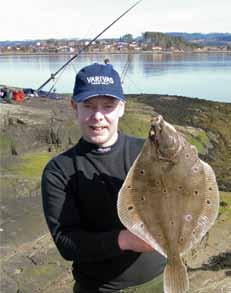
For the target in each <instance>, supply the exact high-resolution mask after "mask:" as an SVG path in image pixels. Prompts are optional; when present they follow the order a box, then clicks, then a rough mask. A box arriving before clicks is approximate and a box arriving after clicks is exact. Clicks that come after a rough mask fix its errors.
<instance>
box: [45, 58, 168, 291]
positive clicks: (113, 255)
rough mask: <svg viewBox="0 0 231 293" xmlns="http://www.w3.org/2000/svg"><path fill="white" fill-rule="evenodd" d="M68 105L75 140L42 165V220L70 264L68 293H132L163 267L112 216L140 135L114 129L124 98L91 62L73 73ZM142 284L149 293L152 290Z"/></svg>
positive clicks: (114, 77) (115, 78) (117, 84)
mask: <svg viewBox="0 0 231 293" xmlns="http://www.w3.org/2000/svg"><path fill="white" fill-rule="evenodd" d="M72 107H73V109H74V111H75V115H76V119H77V121H78V123H79V126H80V131H81V134H82V137H81V139H80V140H79V142H78V143H77V145H75V146H74V147H72V148H71V149H69V150H67V151H65V152H64V153H62V154H60V155H58V156H56V157H55V158H53V159H52V160H51V161H50V162H49V163H48V165H47V166H46V168H45V170H44V173H43V177H42V195H43V207H44V213H45V217H46V220H47V224H48V227H49V229H50V231H51V234H52V236H53V239H54V242H55V244H56V246H57V248H58V250H59V252H60V254H61V255H62V256H63V257H64V258H65V259H66V260H71V261H73V275H74V278H75V280H76V284H75V286H74V292H78V293H96V292H117V291H118V292H133V291H132V290H133V288H135V286H137V285H141V284H143V283H146V282H150V281H151V280H152V279H154V278H155V277H157V276H158V275H160V274H161V273H162V271H163V267H164V265H165V259H164V257H162V256H161V255H160V254H159V253H157V252H156V251H155V250H154V249H153V248H152V247H150V246H149V245H148V244H147V243H145V242H144V241H143V240H141V239H139V238H138V237H136V236H135V235H133V234H132V233H131V232H129V231H128V230H126V229H125V228H124V227H123V225H122V223H121V222H120V220H119V218H118V215H117V206H116V205H117V196H118V191H119V189H120V187H121V186H122V183H123V181H124V179H125V177H126V174H127V172H128V170H129V168H130V167H131V165H132V163H133V161H134V160H135V158H136V157H137V155H138V153H139V151H140V150H141V147H142V145H143V142H144V140H143V139H140V138H135V137H130V136H127V135H124V134H122V133H120V132H118V122H119V119H120V118H121V117H122V116H123V114H124V107H125V98H124V95H123V90H122V87H121V81H120V77H119V75H118V73H117V72H116V71H115V70H114V69H113V67H112V66H107V65H103V64H97V63H94V64H92V65H89V66H87V67H84V68H83V69H82V70H80V72H79V73H78V74H77V76H76V80H75V87H74V93H73V97H72ZM152 282H153V281H152ZM148 284H149V287H150V288H151V289H150V290H151V291H149V292H157V291H154V290H153V288H154V287H152V286H150V283H148ZM153 286H154V285H153ZM130 287H131V288H130ZM126 288H128V289H126ZM139 288H142V286H141V287H140V286H139ZM122 289H124V290H122ZM127 290H128V291H127ZM136 292H139V291H137V290H136ZM140 292H145V293H146V292H148V291H140Z"/></svg>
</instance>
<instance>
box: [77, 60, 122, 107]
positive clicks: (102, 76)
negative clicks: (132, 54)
mask: <svg viewBox="0 0 231 293" xmlns="http://www.w3.org/2000/svg"><path fill="white" fill-rule="evenodd" d="M97 96H110V97H114V98H116V99H118V100H120V101H124V100H125V97H124V94H123V89H122V85H121V80H120V76H119V74H118V72H117V71H116V70H115V69H114V68H113V66H112V65H111V64H99V63H93V64H91V65H88V66H86V67H84V68H82V69H81V70H80V71H79V72H78V73H77V75H76V78H75V86H74V91H73V96H72V99H73V100H74V101H76V102H77V103H78V102H83V101H86V100H87V99H89V98H92V97H97Z"/></svg>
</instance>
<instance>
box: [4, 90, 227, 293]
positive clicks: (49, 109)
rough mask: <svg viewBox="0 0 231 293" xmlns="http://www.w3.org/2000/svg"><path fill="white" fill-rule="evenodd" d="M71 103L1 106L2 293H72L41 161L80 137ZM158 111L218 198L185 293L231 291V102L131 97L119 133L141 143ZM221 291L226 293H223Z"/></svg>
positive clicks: (191, 260) (190, 258) (192, 259)
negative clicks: (191, 150) (206, 173)
mask: <svg viewBox="0 0 231 293" xmlns="http://www.w3.org/2000/svg"><path fill="white" fill-rule="evenodd" d="M69 103H70V100H69V97H68V96H66V97H64V98H63V99H61V100H51V99H48V98H30V99H27V100H25V102H24V103H23V104H20V105H19V104H1V105H0V107H1V111H0V119H1V120H0V121H1V144H0V152H1V158H0V160H1V177H0V180H1V182H0V184H1V198H0V201H1V219H0V220H1V225H0V233H1V234H0V236H1V246H0V254H1V263H0V274H1V287H0V288H1V292H3V293H13V292H23V293H27V292H28V293H29V292H43V293H52V292H59V293H64V292H65V293H68V292H72V289H71V287H72V284H73V279H72V276H71V263H70V262H66V261H64V260H63V259H62V258H61V256H59V254H58V252H57V250H56V248H55V247H54V244H53V242H52V240H51V238H50V235H49V233H48V230H47V227H46V223H45V220H44V217H43V213H42V207H41V193H40V176H41V171H42V169H43V167H44V165H45V164H46V162H47V161H48V160H49V158H51V157H52V156H54V155H55V154H56V153H57V152H60V151H62V150H63V149H66V148H68V147H70V146H71V145H73V144H74V143H75V142H76V141H77V140H78V139H79V131H78V125H77V124H76V122H75V117H74V114H73V112H72V110H71V107H70V104H69ZM156 113H159V114H161V115H163V116H164V118H165V119H166V120H167V121H169V122H170V123H173V124H174V125H176V127H177V128H178V129H179V130H180V131H181V132H183V133H184V135H186V137H187V138H188V139H189V141H190V142H191V143H193V144H195V145H196V147H197V149H198V151H199V154H200V156H201V158H203V160H205V161H207V162H208V163H209V164H211V165H212V167H213V168H214V170H215V173H216V176H217V180H218V184H219V189H220V190H221V191H225V192H222V193H221V194H222V201H221V203H222V207H221V210H220V215H219V218H218V219H217V222H216V225H214V227H213V228H212V229H211V231H210V232H209V234H208V237H206V238H205V239H204V240H203V241H202V242H201V243H200V244H199V246H198V247H197V248H196V249H194V250H192V251H191V252H190V253H189V254H188V255H187V256H186V258H185V261H187V265H188V271H189V274H190V284H191V291H190V292H201V293H202V292H203V293H210V292H214V293H215V292H229V291H225V290H226V289H227V290H230V288H231V283H230V274H231V251H230V248H229V243H231V233H230V224H231V183H230V182H231V167H230V166H231V131H230V129H231V104H230V103H218V102H210V101H205V100H201V99H191V98H186V97H179V96H168V95H130V96H129V97H128V102H127V110H126V113H125V116H124V117H123V119H122V121H121V123H120V129H121V131H125V132H127V133H130V134H134V135H139V136H142V137H146V135H147V130H148V125H149V121H150V117H151V115H153V114H156ZM222 290H223V291H222Z"/></svg>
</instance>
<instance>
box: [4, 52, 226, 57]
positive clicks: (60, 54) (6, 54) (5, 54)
mask: <svg viewBox="0 0 231 293" xmlns="http://www.w3.org/2000/svg"><path fill="white" fill-rule="evenodd" d="M214 53H216V54H217V53H218V54H231V51H222V50H214V51H188V52H173V51H162V52H158V51H156V52H152V51H142V52H88V53H81V55H150V54H153V55H162V54H163V55H166V54H171V55H183V54H214ZM77 54H78V52H76V53H65V52H62V53H41V52H40V53H0V57H2V56H73V55H77Z"/></svg>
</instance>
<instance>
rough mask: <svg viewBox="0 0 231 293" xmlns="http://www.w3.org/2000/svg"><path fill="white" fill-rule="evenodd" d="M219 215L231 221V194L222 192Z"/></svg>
mask: <svg viewBox="0 0 231 293" xmlns="http://www.w3.org/2000/svg"><path fill="white" fill-rule="evenodd" d="M219 213H220V214H224V215H226V216H227V217H229V218H230V219H231V192H220V209H219Z"/></svg>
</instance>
